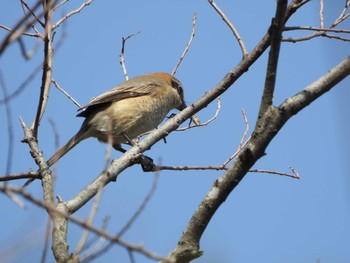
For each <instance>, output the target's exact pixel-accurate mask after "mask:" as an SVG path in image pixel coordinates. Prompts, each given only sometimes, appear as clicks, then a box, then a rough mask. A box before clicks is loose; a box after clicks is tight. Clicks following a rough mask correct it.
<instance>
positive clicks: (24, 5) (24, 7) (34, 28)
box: [21, 0, 45, 35]
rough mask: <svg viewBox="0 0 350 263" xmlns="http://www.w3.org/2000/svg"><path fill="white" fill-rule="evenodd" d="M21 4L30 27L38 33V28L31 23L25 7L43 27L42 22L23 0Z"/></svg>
mask: <svg viewBox="0 0 350 263" xmlns="http://www.w3.org/2000/svg"><path fill="white" fill-rule="evenodd" d="M21 4H22V10H23V13H24V16H25V17H26V18H27V21H28V23H29V24H30V26H31V27H32V29H33V30H34V31H35V32H36V33H37V34H38V35H40V32H39V30H37V29H36V27H35V26H34V24H33V23H31V21H29V16H28V14H27V12H26V9H27V10H28V11H29V12H30V14H31V15H32V16H33V17H34V18H35V19H36V21H37V22H38V23H39V24H40V25H41V26H42V27H43V28H44V27H45V25H44V23H43V22H41V21H40V19H39V18H38V17H37V16H36V14H35V13H34V11H33V10H32V9H31V8H30V7H29V6H28V5H27V3H26V2H25V1H23V0H21Z"/></svg>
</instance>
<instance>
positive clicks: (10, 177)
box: [0, 170, 41, 182]
mask: <svg viewBox="0 0 350 263" xmlns="http://www.w3.org/2000/svg"><path fill="white" fill-rule="evenodd" d="M21 179H41V175H40V173H38V172H35V171H32V170H30V171H29V172H26V173H19V174H7V175H4V176H0V182H4V181H12V180H21Z"/></svg>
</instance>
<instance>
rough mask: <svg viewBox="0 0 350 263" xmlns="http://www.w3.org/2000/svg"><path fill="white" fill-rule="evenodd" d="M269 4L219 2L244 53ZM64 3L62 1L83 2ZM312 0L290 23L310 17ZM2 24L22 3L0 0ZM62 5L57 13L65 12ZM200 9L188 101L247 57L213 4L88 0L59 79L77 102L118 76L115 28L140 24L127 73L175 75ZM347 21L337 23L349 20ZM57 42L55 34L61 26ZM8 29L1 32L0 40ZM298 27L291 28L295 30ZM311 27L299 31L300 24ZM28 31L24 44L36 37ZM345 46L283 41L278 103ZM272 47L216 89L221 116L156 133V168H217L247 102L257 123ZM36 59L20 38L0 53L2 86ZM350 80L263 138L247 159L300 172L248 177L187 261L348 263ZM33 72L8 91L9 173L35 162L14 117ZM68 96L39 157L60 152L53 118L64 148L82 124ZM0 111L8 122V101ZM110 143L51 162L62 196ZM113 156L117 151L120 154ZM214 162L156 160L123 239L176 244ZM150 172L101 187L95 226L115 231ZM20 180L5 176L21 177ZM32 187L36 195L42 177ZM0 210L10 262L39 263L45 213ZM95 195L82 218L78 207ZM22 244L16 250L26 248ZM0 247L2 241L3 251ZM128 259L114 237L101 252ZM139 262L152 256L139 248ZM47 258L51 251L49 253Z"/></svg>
mask: <svg viewBox="0 0 350 263" xmlns="http://www.w3.org/2000/svg"><path fill="white" fill-rule="evenodd" d="M275 2H276V1H253V2H251V1H249V2H247V1H218V2H217V4H218V5H219V6H220V7H221V9H222V10H223V11H224V12H225V13H226V14H227V16H228V17H229V18H230V19H231V21H232V22H233V23H234V25H235V26H236V27H237V29H238V30H239V32H240V34H241V36H242V38H243V40H244V41H245V44H246V45H247V48H248V50H249V51H250V50H252V48H253V47H254V46H255V45H256V44H257V42H258V41H259V40H260V39H261V37H262V36H263V35H264V34H265V33H266V30H267V28H268V26H269V24H270V22H271V18H272V17H273V15H274V8H275ZM80 4H81V2H77V1H71V2H69V3H68V4H67V5H65V7H64V8H63V9H60V10H59V11H58V12H56V16H55V19H56V20H57V19H59V17H60V16H61V15H62V13H65V12H68V11H70V10H72V9H75V8H77V7H78V6H79V5H80ZM318 4H319V3H318V1H311V2H310V3H309V4H307V5H306V6H304V7H303V8H302V9H301V10H299V11H298V13H297V14H295V16H294V17H293V18H292V19H291V20H290V21H289V22H288V25H290V26H292V25H312V26H318V25H319V21H318V8H319V7H318ZM2 6H3V8H1V9H0V18H1V19H0V23H1V24H3V25H6V26H9V27H11V26H12V25H13V24H14V23H15V22H16V21H17V19H18V17H19V16H21V14H22V11H21V7H20V4H19V2H18V1H12V0H4V1H3V2H2ZM342 7H343V1H334V0H333V1H329V0H328V1H325V10H326V16H325V24H326V25H328V24H330V23H331V22H333V21H334V19H335V18H336V17H337V16H338V15H339V12H340V10H341V9H342ZM61 11H62V12H61ZM194 12H196V13H197V26H196V36H195V39H194V42H193V44H192V46H191V49H190V51H189V53H188V55H187V56H186V58H185V59H184V61H183V63H182V65H181V66H180V68H179V70H178V72H177V74H176V77H177V78H178V79H180V80H181V82H182V84H183V86H184V87H185V96H186V100H187V102H188V103H191V102H194V101H195V100H196V99H198V98H199V97H201V96H202V95H203V94H204V93H205V92H206V91H207V90H209V89H211V88H213V87H214V85H215V84H217V83H218V82H219V81H220V80H221V78H222V77H223V76H224V75H225V74H226V73H227V72H228V71H229V70H231V69H232V68H234V67H235V65H236V64H237V63H238V62H239V61H240V59H241V53H240V49H239V47H238V45H237V42H236V41H235V39H234V38H233V36H232V33H231V32H230V30H229V29H228V28H227V26H226V25H225V24H224V23H223V22H222V20H221V18H220V17H219V16H218V15H217V14H216V13H215V12H214V10H213V9H212V8H211V6H210V5H209V4H208V3H207V1H193V0H191V1H165V0H162V1H161V0H155V1H151V2H150V1H122V2H117V1H109V2H108V3H107V1H94V2H93V3H92V4H91V5H90V6H89V7H87V8H86V9H84V10H83V11H82V12H81V13H80V14H78V15H76V16H74V17H72V18H71V19H69V21H68V23H67V24H66V29H65V30H66V33H67V36H66V38H65V40H64V43H63V45H62V46H61V47H60V49H59V50H57V52H56V54H55V57H54V66H53V77H54V79H55V80H56V81H58V83H59V84H60V85H61V86H62V87H63V88H64V89H65V90H66V91H68V92H69V93H70V94H71V95H72V96H73V97H74V98H75V99H76V100H78V101H79V102H80V103H81V104H86V103H87V102H88V101H89V100H90V99H91V98H92V97H94V96H96V95H98V94H100V93H102V92H104V91H105V90H107V89H110V88H112V87H113V86H115V85H116V84H118V83H120V82H122V81H123V74H122V70H121V68H120V65H119V52H120V48H121V38H122V37H123V36H124V37H125V36H128V35H130V34H132V33H135V32H138V31H141V33H140V34H139V35H137V36H136V37H134V38H132V39H131V40H129V41H128V42H127V46H126V57H125V58H126V66H127V70H128V73H129V76H130V77H133V76H137V75H140V74H144V73H149V72H155V71H166V72H171V71H172V69H173V67H174V65H175V64H176V62H177V60H178V58H179V56H180V55H181V53H182V51H183V49H184V46H185V45H186V44H187V41H188V38H189V36H190V33H191V25H192V16H193V13H194ZM349 26H350V23H349V22H346V23H344V24H343V25H342V26H341V27H340V28H344V29H349ZM56 31H57V34H56V36H55V39H56V41H57V40H58V39H59V37H60V35H61V33H62V27H60V28H58V29H57V30H56ZM5 34H6V32H5V31H4V30H0V39H3V37H4V36H5ZM298 34H300V33H289V32H287V33H285V34H284V35H285V36H287V35H298ZM301 34H306V32H301ZM35 41H36V40H33V39H26V41H25V43H26V45H27V46H28V47H32V46H34V45H35ZM348 55H349V43H346V42H339V41H336V40H329V39H324V38H323V39H321V38H319V39H314V40H311V41H308V42H301V43H295V44H292V43H283V44H282V47H281V55H280V61H279V69H278V77H277V83H276V94H275V104H276V105H278V104H279V103H281V102H282V101H284V100H285V99H286V98H287V97H288V96H292V95H294V94H295V93H297V92H298V91H300V90H301V89H302V88H304V87H305V86H307V85H308V84H310V83H311V82H313V81H315V80H316V79H317V78H319V77H320V76H321V75H322V74H324V73H326V72H327V70H328V69H330V68H331V67H333V66H335V65H336V64H338V63H339V62H340V61H341V60H342V59H344V58H345V57H346V56H348ZM266 59H267V53H266V54H264V55H263V56H262V57H261V59H260V60H259V61H258V62H257V63H256V64H255V65H253V66H252V67H251V68H250V69H249V71H248V72H247V73H246V74H244V75H243V76H242V78H241V79H240V80H238V81H237V82H236V83H235V84H234V86H232V87H231V89H230V90H229V91H228V92H227V93H225V94H224V95H223V96H222V110H221V112H220V115H219V117H218V118H217V120H216V121H214V122H213V123H212V124H211V125H209V126H207V127H202V128H197V129H191V130H188V131H186V132H174V133H172V134H170V136H169V137H168V138H167V144H164V143H163V142H159V143H158V144H156V145H154V147H152V149H151V150H150V151H148V152H147V155H148V156H151V157H152V158H153V159H154V160H157V159H158V158H161V162H162V164H163V165H219V164H221V163H222V162H224V161H225V160H226V159H227V158H228V157H229V156H230V155H231V154H232V153H233V152H235V151H236V149H237V145H238V143H239V140H240V138H241V136H242V133H243V131H244V128H245V123H244V121H243V118H242V116H241V109H242V108H244V110H245V111H246V114H247V117H248V119H249V123H250V126H251V129H250V132H251V131H252V129H253V127H254V124H255V120H256V117H257V112H258V109H259V102H260V98H261V94H262V88H263V86H264V75H265V69H266ZM41 60H42V51H41V50H40V49H39V52H38V54H37V55H36V56H35V57H34V58H33V59H32V60H30V61H25V60H24V59H23V58H22V57H21V55H20V51H19V48H18V45H17V44H14V45H12V46H11V47H9V48H8V49H7V51H6V52H5V54H4V55H3V56H2V57H1V58H0V69H1V72H2V74H3V76H4V80H5V82H6V85H7V88H8V90H9V91H10V92H11V91H13V90H15V89H16V88H17V87H18V86H19V85H20V84H21V83H22V82H23V80H24V79H25V78H26V77H27V76H28V74H30V73H31V71H32V69H33V68H34V67H35V66H36V65H38V64H39V63H40V61H41ZM349 84H350V81H349V79H347V80H345V81H343V82H342V83H340V84H339V85H338V86H337V87H336V88H335V89H333V90H332V91H330V92H329V93H328V94H326V95H325V96H323V97H322V98H320V99H319V100H318V101H316V102H315V103H313V104H312V105H311V106H309V107H307V108H306V109H305V110H303V111H302V112H300V113H299V114H298V115H296V116H295V117H293V118H292V119H291V120H290V121H289V122H288V123H287V124H286V125H285V126H284V127H283V129H282V130H281V132H280V133H279V134H278V135H277V136H276V138H275V139H274V140H273V142H272V143H271V144H270V145H269V147H268V149H267V151H266V153H267V155H266V156H264V157H263V158H262V159H261V160H259V161H258V162H257V163H256V165H255V166H254V168H255V169H269V170H276V171H283V172H288V166H289V165H292V166H293V167H294V168H295V169H297V170H298V172H299V173H300V176H301V180H293V179H290V178H287V177H281V176H278V175H271V174H257V173H252V174H248V175H247V176H246V177H245V178H244V180H243V181H242V182H241V183H240V184H239V186H238V187H237V188H236V189H235V191H234V192H233V193H232V194H231V195H230V197H229V198H228V199H227V200H226V202H225V203H224V204H223V205H222V207H220V209H219V210H218V211H217V213H216V215H215V216H214V218H213V219H212V221H211V222H210V224H209V226H208V228H207V230H206V232H205V233H204V235H203V237H202V240H201V249H202V250H203V251H204V255H203V256H202V257H201V258H199V259H197V260H196V261H195V262H223V263H225V262H239V263H246V262H262V263H265V262H269V263H271V262H273V263H274V262H276V263H277V262H284V263H292V262H300V263H304V262H305V263H306V262H316V261H317V260H318V259H319V260H320V261H321V262H322V263H327V262H338V263H345V262H350V251H349V244H350V225H349V222H350V178H349V175H350V174H349V168H350V166H349V154H350V150H349V149H350V143H349V139H348V134H349V131H350V126H349V125H350V124H349V123H350V122H349V119H348V118H349V117H348V112H349V103H348V101H349V98H350V90H349ZM39 88H40V74H39V75H38V76H37V77H36V78H35V79H34V81H33V82H31V84H30V85H29V86H28V87H27V88H26V90H24V91H23V92H22V93H21V94H20V96H18V97H16V98H15V99H14V100H13V101H11V107H12V123H13V126H14V137H15V142H14V143H15V145H14V147H15V148H14V162H13V166H12V172H13V173H15V172H23V171H28V169H29V168H32V169H34V170H36V169H37V167H36V165H35V163H34V162H33V160H32V158H31V157H30V155H29V150H28V146H27V145H25V144H22V143H20V140H21V139H22V137H23V132H22V130H21V128H20V125H19V122H18V117H19V116H21V117H22V118H23V119H24V121H25V122H26V123H27V125H30V123H31V122H32V120H33V117H34V116H35V111H36V106H37V101H38V94H39ZM215 109H216V105H215V103H213V104H211V105H209V106H208V107H207V108H205V109H204V110H203V111H201V112H200V113H199V114H198V116H199V117H200V119H201V120H202V121H205V120H207V119H208V118H210V117H211V116H212V115H213V114H214V112H215ZM76 110H77V108H76V106H75V105H74V104H73V103H71V102H70V101H69V100H68V99H67V98H66V97H65V96H63V95H62V94H61V93H60V92H59V91H57V90H56V89H55V88H54V87H52V90H51V94H50V101H49V105H48V107H47V111H46V113H45V115H44V117H43V120H42V123H41V126H40V130H39V143H40V147H41V149H42V150H43V152H44V154H45V156H46V158H49V157H50V156H51V154H52V153H53V152H54V149H55V147H54V142H53V137H54V135H53V131H52V128H51V126H50V124H49V119H50V118H52V119H53V120H54V121H55V124H56V126H57V129H58V131H59V135H60V145H62V144H63V143H65V142H66V141H67V140H68V139H69V138H70V137H71V136H72V135H73V134H74V133H75V132H76V131H77V130H78V129H79V127H80V125H81V122H82V119H80V118H75V117H74V116H75V114H76ZM0 118H1V121H2V122H4V121H5V119H6V115H5V109H4V106H1V108H0ZM0 138H1V139H0V140H1V141H0V145H1V147H2V149H3V150H2V151H1V154H0V168H1V173H5V167H6V150H5V149H7V147H8V135H7V129H6V127H5V126H3V129H0ZM105 150H106V146H105V145H104V144H100V143H99V142H97V140H94V139H90V140H86V141H84V142H83V143H81V144H80V145H78V146H77V147H76V148H75V149H73V150H72V151H71V152H69V153H68V154H67V155H66V156H65V157H63V158H62V160H60V162H59V164H58V166H57V169H58V170H57V172H58V177H57V185H56V195H60V196H61V197H62V198H63V199H64V200H67V199H69V198H71V197H73V196H74V195H75V194H76V193H77V192H78V191H79V190H81V189H82V188H83V187H84V186H86V185H87V184H88V183H89V182H91V181H92V180H93V178H94V177H95V176H96V175H97V174H98V173H99V172H100V171H101V170H102V169H103V167H104V161H105V159H104V158H105ZM119 156H120V153H117V152H113V153H112V157H113V158H118V157H119ZM222 174H223V172H222V171H191V172H189V171H182V172H180V171H162V172H161V173H160V178H159V181H158V185H157V190H156V192H155V194H154V196H153V197H152V199H151V201H150V203H149V204H148V206H147V208H146V209H145V211H144V212H143V213H142V215H141V216H140V217H139V218H138V220H137V221H136V222H135V224H134V225H133V227H132V228H131V229H130V230H129V231H128V232H127V233H126V234H125V236H124V239H125V240H127V241H130V242H135V243H142V244H144V246H145V248H148V249H151V250H153V251H154V252H157V253H158V254H161V255H165V254H167V253H168V252H170V251H171V250H172V249H173V248H174V247H175V245H176V243H177V241H178V239H179V237H180V236H181V233H182V231H183V230H184V228H185V226H186V224H187V222H188V220H189V219H190V217H191V215H192V214H193V211H194V210H195V208H196V207H197V206H198V204H199V203H200V201H201V200H202V198H203V197H204V196H205V194H206V193H207V192H208V190H209V189H210V187H211V186H212V184H213V182H214V181H215V179H216V178H218V177H219V176H220V175H222ZM152 181H153V175H152V174H151V173H143V172H142V171H141V169H140V167H138V166H135V167H132V168H130V169H128V170H127V171H125V172H124V173H123V174H121V175H120V176H119V178H118V181H117V182H116V183H111V184H109V185H108V186H107V187H106V188H105V190H104V194H103V198H102V201H101V205H100V208H99V211H98V214H97V216H96V219H95V221H94V224H95V225H96V226H101V224H102V221H103V219H104V218H105V217H106V216H107V215H109V216H110V222H109V225H108V228H107V229H108V231H110V232H111V233H116V232H118V231H119V230H120V228H121V227H123V225H124V224H125V223H126V222H127V221H128V219H129V218H130V217H131V216H132V214H133V212H134V211H135V210H136V209H137V207H138V206H139V204H140V203H141V202H142V200H143V199H144V197H145V195H146V194H147V192H148V191H149V189H150V187H151V184H152ZM21 183H22V182H13V184H15V185H20V184H21ZM28 190H29V191H30V192H32V193H33V194H34V195H35V196H37V197H41V191H40V183H39V182H35V183H33V184H32V185H31V186H30V187H29V188H28ZM0 200H1V201H0V202H1V207H2V209H1V210H0V223H1V225H2V227H1V237H2V238H1V240H0V247H1V248H2V249H7V248H10V247H12V246H13V247H16V251H17V252H18V251H19V252H18V253H17V256H16V257H14V258H12V259H10V258H9V259H8V260H9V261H8V262H29V261H31V262H35V261H38V259H39V258H40V255H41V251H42V246H43V233H44V228H45V224H46V219H47V216H46V214H45V212H43V211H42V210H41V209H39V208H36V207H34V206H32V205H30V204H28V208H27V209H25V210H23V209H20V208H19V207H17V206H15V205H14V204H13V203H12V202H11V201H10V200H9V199H8V198H6V197H5V196H2V197H1V199H0ZM90 207H91V202H90V203H88V206H87V207H86V208H84V209H82V211H79V212H78V213H77V216H78V217H81V218H83V217H84V216H86V215H87V214H88V213H89V211H90ZM70 231H71V233H70V235H69V244H70V246H71V248H72V249H71V251H73V250H74V248H75V247H76V244H77V242H78V241H79V238H80V234H81V229H80V228H79V227H76V226H74V225H70ZM24 244H26V245H28V244H30V245H31V247H27V248H26V249H23V251H21V250H20V247H23V246H22V245H24ZM0 253H1V252H0ZM111 258H115V259H117V258H118V262H128V256H127V253H126V251H125V249H122V248H120V247H118V246H115V247H113V248H112V249H111V250H110V252H109V253H108V254H106V255H105V256H102V257H100V258H99V259H98V260H96V262H110V259H111ZM136 258H137V262H150V261H148V260H147V259H145V258H144V257H143V256H139V255H137V257H136ZM52 261H53V258H52V256H51V255H50V256H49V260H48V262H52Z"/></svg>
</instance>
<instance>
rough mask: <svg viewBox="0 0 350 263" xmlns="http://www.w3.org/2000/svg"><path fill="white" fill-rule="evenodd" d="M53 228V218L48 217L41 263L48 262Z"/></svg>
mask: <svg viewBox="0 0 350 263" xmlns="http://www.w3.org/2000/svg"><path fill="white" fill-rule="evenodd" d="M51 228H52V221H51V218H50V217H49V216H48V218H47V222H46V230H45V241H44V247H43V252H42V254H41V263H45V262H46V255H47V251H48V250H49V243H50V236H51V235H50V232H51Z"/></svg>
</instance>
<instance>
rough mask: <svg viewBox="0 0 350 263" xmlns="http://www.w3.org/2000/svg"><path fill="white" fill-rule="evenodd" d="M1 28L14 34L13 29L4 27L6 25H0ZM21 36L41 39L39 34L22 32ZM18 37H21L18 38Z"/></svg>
mask: <svg viewBox="0 0 350 263" xmlns="http://www.w3.org/2000/svg"><path fill="white" fill-rule="evenodd" d="M0 28H2V29H5V30H6V31H9V32H14V30H13V29H11V28H9V27H7V26H4V25H0ZM21 35H23V36H28V37H40V35H38V34H34V33H29V32H22V33H21ZM18 37H20V36H18ZM7 44H10V43H7Z"/></svg>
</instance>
